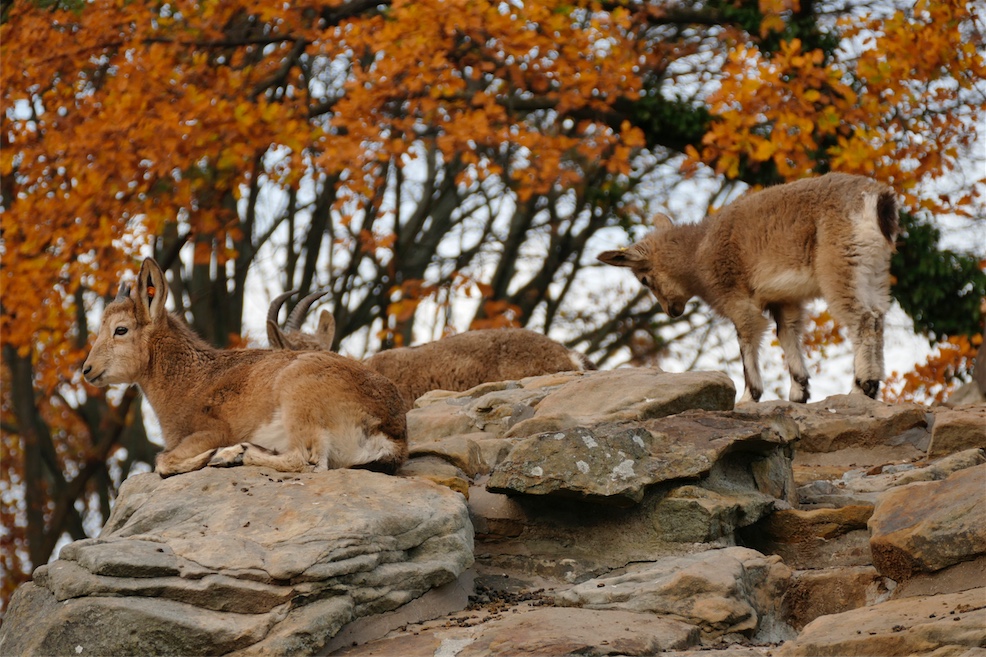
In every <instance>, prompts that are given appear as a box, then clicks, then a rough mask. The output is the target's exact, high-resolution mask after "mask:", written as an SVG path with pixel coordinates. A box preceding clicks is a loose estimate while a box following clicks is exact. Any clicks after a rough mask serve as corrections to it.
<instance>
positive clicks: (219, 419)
mask: <svg viewBox="0 0 986 657" xmlns="http://www.w3.org/2000/svg"><path fill="white" fill-rule="evenodd" d="M167 298H168V286H167V284H166V282H165V280H164V273H163V272H162V271H161V268H160V267H159V266H158V264H157V263H156V262H154V260H152V259H150V258H148V259H147V260H145V261H144V262H143V264H142V265H141V268H140V273H139V274H138V278H137V286H136V289H135V290H134V291H133V292H131V291H130V289H129V288H128V286H126V285H121V288H120V293H119V294H118V295H117V298H116V300H115V301H113V303H111V304H109V305H108V306H107V307H106V309H105V311H104V312H103V320H102V324H101V325H100V328H99V334H98V335H97V337H96V342H95V343H94V344H93V347H92V351H90V352H89V357H88V358H86V362H85V364H84V365H83V373H84V374H85V377H86V380H87V381H89V383H91V384H93V385H97V386H106V385H109V384H112V383H136V384H137V385H139V386H140V388H141V390H142V391H143V393H144V395H146V397H147V400H148V401H149V402H150V403H151V406H152V407H153V408H154V412H155V414H156V415H157V416H158V420H159V421H160V423H161V431H162V434H163V436H164V443H165V449H164V451H163V452H162V453H161V454H159V455H158V457H157V461H156V470H157V472H158V473H159V474H161V476H164V477H166V476H169V475H173V474H178V473H182V472H189V471H192V470H197V469H199V468H202V467H205V466H206V465H210V466H232V465H259V466H268V467H271V468H274V469H276V470H281V471H284V472H303V471H312V470H314V471H318V470H325V469H327V468H344V467H360V466H362V467H367V468H371V469H377V470H383V471H387V472H393V471H394V470H396V469H397V467H399V466H400V464H401V463H402V462H403V461H404V459H405V458H406V457H407V430H406V420H405V410H406V407H405V405H404V402H403V400H402V399H401V396H400V393H399V392H398V391H397V389H396V388H395V387H394V385H393V384H392V383H391V382H390V381H388V380H387V379H386V378H385V377H382V376H380V375H379V374H376V373H375V372H372V371H370V370H369V369H367V368H366V367H364V366H362V365H361V364H359V363H358V362H356V361H353V360H351V359H348V358H343V357H342V356H339V355H337V354H332V353H328V352H321V351H319V352H296V351H284V350H282V351H270V350H266V349H232V350H220V349H215V348H213V347H211V346H209V345H208V344H206V343H205V342H204V341H202V340H201V339H200V338H199V337H198V336H196V335H195V334H194V333H193V332H192V330H191V329H190V328H189V327H188V326H187V325H186V324H185V323H184V322H182V321H181V320H180V319H178V318H176V317H173V316H172V315H170V314H169V313H168V312H167V311H166V310H165V301H166V300H167Z"/></svg>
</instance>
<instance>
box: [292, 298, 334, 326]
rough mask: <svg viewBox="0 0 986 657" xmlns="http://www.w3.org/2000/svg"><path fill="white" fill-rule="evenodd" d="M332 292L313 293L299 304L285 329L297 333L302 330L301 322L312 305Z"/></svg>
mask: <svg viewBox="0 0 986 657" xmlns="http://www.w3.org/2000/svg"><path fill="white" fill-rule="evenodd" d="M329 292H330V290H328V289H325V290H322V291H320V292H312V293H311V294H309V295H308V296H306V297H304V298H303V299H302V300H301V301H299V302H298V305H297V306H295V307H294V310H292V311H291V315H290V316H289V317H288V323H287V325H285V327H284V328H285V329H287V330H288V331H297V330H298V329H300V328H301V322H302V321H303V320H304V319H305V314H306V313H307V312H308V309H309V308H311V307H312V304H313V303H315V302H316V301H318V300H319V299H321V298H322V297H324V296H325V295H326V294H328V293H329Z"/></svg>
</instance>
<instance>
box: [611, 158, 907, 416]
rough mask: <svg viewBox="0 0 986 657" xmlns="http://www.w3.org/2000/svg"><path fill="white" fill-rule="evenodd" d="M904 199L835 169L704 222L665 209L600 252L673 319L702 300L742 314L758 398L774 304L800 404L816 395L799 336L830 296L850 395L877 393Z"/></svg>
mask: <svg viewBox="0 0 986 657" xmlns="http://www.w3.org/2000/svg"><path fill="white" fill-rule="evenodd" d="M897 231H898V216H897V203H896V199H895V197H894V192H893V190H891V189H890V188H889V187H887V186H886V185H883V184H881V183H878V182H875V181H873V180H871V179H869V178H865V177H862V176H854V175H848V174H841V173H830V174H827V175H824V176H821V177H819V178H811V179H806V180H799V181H797V182H792V183H788V184H785V185H778V186H776V187H770V188H767V189H764V190H761V191H759V192H756V193H753V194H750V195H748V196H746V197H744V198H742V199H740V200H738V201H736V202H734V203H731V204H730V205H728V206H726V207H725V208H723V209H722V210H720V211H719V212H718V213H716V214H714V215H712V216H710V217H707V218H706V219H705V221H703V222H701V223H699V224H693V225H680V226H675V225H672V223H671V220H670V219H669V218H668V217H666V216H664V215H658V216H657V217H655V219H654V230H653V232H651V233H650V234H649V235H647V236H646V237H644V239H642V240H640V241H639V242H637V243H636V244H633V245H631V246H629V247H627V248H625V249H621V250H619V251H606V252H604V253H601V254H600V255H599V259H600V260H601V261H603V262H605V263H607V264H610V265H615V266H618V267H629V268H630V269H631V270H632V271H633V273H634V275H636V277H637V279H638V280H640V282H641V283H643V284H644V285H645V286H646V287H648V288H649V289H650V290H651V291H652V292H653V293H654V295H655V296H656V297H657V300H658V302H660V304H661V306H662V307H663V308H664V311H665V312H666V313H667V314H668V315H670V316H671V317H677V316H679V315H681V314H682V313H683V312H684V310H685V304H686V303H687V302H688V300H689V299H691V298H692V297H693V296H697V297H699V298H701V299H703V300H704V301H705V302H706V303H708V304H709V306H711V307H712V309H713V310H714V311H716V312H718V313H719V314H721V315H723V316H724V317H726V318H728V319H729V320H731V321H732V322H733V324H734V325H735V327H736V333H737V335H738V336H739V342H740V355H741V356H742V359H743V373H744V378H745V380H746V392H745V393H744V395H743V399H742V401H748V400H751V399H752V400H759V399H760V395H761V394H762V393H763V382H762V380H761V378H760V370H759V365H758V363H757V360H758V357H759V350H760V343H761V341H762V339H763V335H764V332H765V331H766V330H767V327H768V322H767V319H766V318H765V317H764V312H765V311H766V312H769V313H770V314H771V316H772V317H773V319H774V321H775V322H776V324H777V338H778V341H779V342H780V344H781V347H782V348H783V350H784V360H785V362H786V364H787V368H788V371H789V372H790V375H791V390H790V395H789V398H790V399H791V401H796V402H804V401H807V400H808V369H807V367H806V366H805V361H804V355H803V354H802V345H801V334H802V332H803V323H804V305H805V302H807V301H809V300H811V299H815V298H818V297H822V298H824V299H825V301H826V302H827V304H828V308H829V311H830V312H831V313H832V316H833V317H835V319H836V320H838V321H839V323H841V324H842V325H843V326H845V327H846V328H847V329H848V330H849V334H850V338H851V341H852V344H853V349H854V352H855V362H854V370H855V381H854V385H853V392H859V391H862V392H863V393H865V394H867V395H869V396H870V397H876V393H877V390H878V389H879V386H880V380H881V379H882V378H883V318H884V315H885V314H886V312H887V309H888V308H889V306H890V292H889V290H890V276H889V271H890V257H891V254H892V253H893V251H894V241H895V240H896V237H897Z"/></svg>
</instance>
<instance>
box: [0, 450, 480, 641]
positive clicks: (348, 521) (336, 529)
mask: <svg viewBox="0 0 986 657" xmlns="http://www.w3.org/2000/svg"><path fill="white" fill-rule="evenodd" d="M472 544H473V529H472V524H471V523H470V520H469V514H468V511H467V509H466V504H465V500H464V499H463V497H462V496H461V495H460V494H458V493H455V492H453V491H451V490H449V489H447V488H444V487H442V486H438V485H436V484H433V483H431V482H428V481H423V480H416V479H403V478H399V477H391V476H387V475H383V474H378V473H373V472H368V471H359V470H334V471H330V472H324V473H313V474H287V473H280V472H274V471H270V470H266V469H262V468H236V469H229V470H219V469H213V468H207V469H205V470H200V471H197V472H191V473H187V474H183V475H180V476H176V477H171V478H169V479H161V478H160V477H159V476H158V475H156V474H145V475H137V476H134V477H131V478H130V479H128V480H127V481H126V482H125V483H124V485H123V486H122V487H121V490H120V495H119V498H118V500H117V504H116V506H115V508H114V510H113V513H112V515H111V516H110V518H109V520H108V521H107V524H106V526H105V527H104V529H103V532H102V534H101V536H100V537H99V538H97V539H88V540H82V541H76V542H75V543H72V544H70V545H68V546H66V547H65V548H63V549H62V551H61V555H60V558H59V559H58V560H57V561H55V562H53V563H51V564H49V565H47V566H42V567H40V568H38V569H37V570H36V571H35V574H34V581H33V583H28V584H26V585H25V586H22V587H21V588H20V589H18V591H17V593H16V595H15V596H14V599H13V601H12V603H11V606H10V609H9V611H8V614H7V617H6V618H5V619H4V623H3V626H2V628H0V654H3V655H55V654H57V655H70V654H71V655H148V654H172V655H211V654H226V653H231V652H236V653H237V654H240V655H287V654H290V655H311V654H316V653H318V652H320V651H321V650H323V649H324V648H325V646H326V644H327V643H328V642H329V640H330V639H331V638H332V637H333V636H335V635H336V634H337V633H338V632H339V631H340V630H341V629H342V628H343V627H344V626H346V625H347V624H349V623H351V622H353V621H355V620H357V619H359V618H362V617H367V616H371V615H376V614H381V613H384V612H388V611H391V610H394V609H396V608H398V607H401V606H402V605H405V604H406V603H409V602H411V601H412V600H415V599H416V598H419V597H420V596H422V595H424V594H425V593H427V592H428V591H430V590H431V589H433V588H435V587H440V586H442V585H445V584H448V583H450V582H453V581H454V580H455V579H456V578H457V577H459V575H460V574H462V573H463V572H464V571H465V570H466V569H467V568H469V566H470V565H471V564H472V561H473V555H472V547H473V545H472ZM447 611H448V610H446V612H445V613H447Z"/></svg>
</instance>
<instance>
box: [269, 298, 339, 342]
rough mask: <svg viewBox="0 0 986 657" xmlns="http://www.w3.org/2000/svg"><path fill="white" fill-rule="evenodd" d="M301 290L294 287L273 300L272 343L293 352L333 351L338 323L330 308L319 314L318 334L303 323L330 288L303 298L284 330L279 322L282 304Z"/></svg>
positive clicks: (270, 314)
mask: <svg viewBox="0 0 986 657" xmlns="http://www.w3.org/2000/svg"><path fill="white" fill-rule="evenodd" d="M297 293H298V290H290V291H288V292H285V293H284V294H281V295H279V296H277V297H275V298H274V300H273V301H271V302H270V308H269V309H268V311H267V340H268V342H270V346H271V348H272V349H288V350H291V351H317V350H324V351H331V350H332V340H333V339H334V338H335V331H336V324H335V318H334V317H333V316H332V313H330V312H329V311H327V310H323V311H322V313H321V314H320V315H319V316H318V328H317V329H315V335H308V334H307V333H302V332H301V323H302V322H303V321H304V319H305V314H306V313H307V312H308V309H309V308H311V307H312V304H314V303H315V302H316V301H318V300H319V299H321V298H322V297H324V296H325V295H326V294H328V293H329V290H322V291H320V292H313V293H312V294H309V295H308V296H306V297H304V298H303V299H302V300H301V301H299V302H298V305H297V306H295V307H294V310H292V311H291V314H290V315H289V316H288V321H287V323H286V324H285V326H284V330H283V331H282V330H281V329H280V327H279V326H278V325H277V314H278V312H280V310H281V306H282V305H284V302H285V301H286V300H287V299H288V298H290V297H291V296H292V295H294V294H297Z"/></svg>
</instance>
